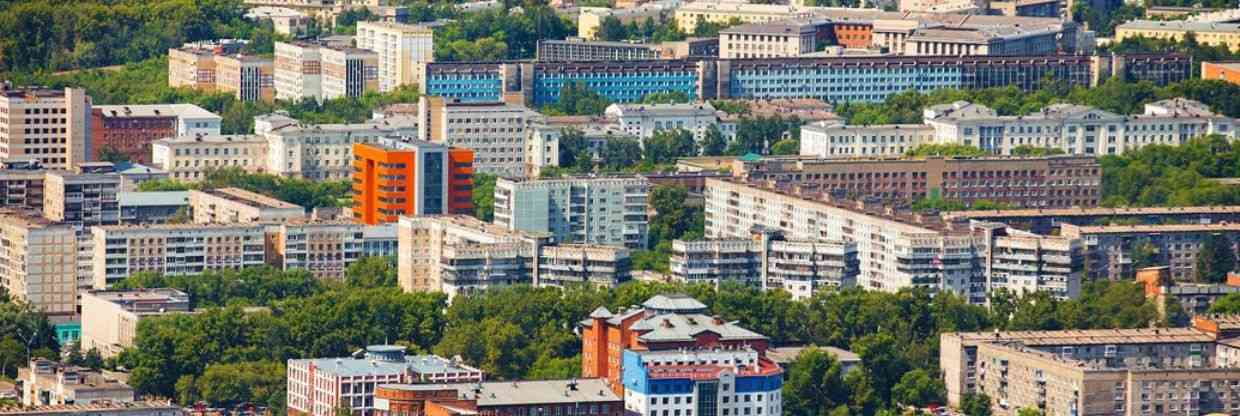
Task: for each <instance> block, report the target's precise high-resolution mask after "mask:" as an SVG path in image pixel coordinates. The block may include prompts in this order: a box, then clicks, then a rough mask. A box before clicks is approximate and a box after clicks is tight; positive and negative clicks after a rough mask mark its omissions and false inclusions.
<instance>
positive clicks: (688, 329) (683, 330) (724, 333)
mask: <svg viewBox="0 0 1240 416" xmlns="http://www.w3.org/2000/svg"><path fill="white" fill-rule="evenodd" d="M630 328H631V329H632V330H634V331H636V332H638V333H639V334H640V335H638V336H637V338H638V339H640V340H642V341H647V342H676V341H693V339H694V338H695V337H696V336H697V335H699V334H702V333H703V332H712V333H715V334H718V335H719V338H720V339H721V340H746V339H749V340H763V339H766V337H765V336H763V335H762V334H759V333H757V332H753V331H750V330H748V329H745V328H742V327H741V326H740V325H737V323H736V322H727V321H724V320H722V319H719V318H716V317H713V316H709V315H704V314H683V313H668V314H662V315H654V316H650V317H647V318H646V319H644V320H642V321H639V322H637V323H634V324H633V326H631V327H630Z"/></svg>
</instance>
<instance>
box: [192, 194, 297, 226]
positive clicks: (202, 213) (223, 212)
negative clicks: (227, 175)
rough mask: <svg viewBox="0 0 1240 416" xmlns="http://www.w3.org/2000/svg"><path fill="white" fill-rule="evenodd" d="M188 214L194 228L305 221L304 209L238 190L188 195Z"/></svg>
mask: <svg viewBox="0 0 1240 416" xmlns="http://www.w3.org/2000/svg"><path fill="white" fill-rule="evenodd" d="M189 192H190V194H189V201H190V214H191V216H192V218H193V220H194V223H197V224H234V223H241V224H255V223H283V222H288V221H293V220H300V219H304V218H306V209H305V208H304V207H302V206H300V205H297V204H293V203H289V202H285V201H281V200H279V199H275V198H272V197H269V196H266V195H263V194H259V193H255V192H250V191H247V190H244V189H241V188H217V189H205V190H196V189H195V190H191V191H189Z"/></svg>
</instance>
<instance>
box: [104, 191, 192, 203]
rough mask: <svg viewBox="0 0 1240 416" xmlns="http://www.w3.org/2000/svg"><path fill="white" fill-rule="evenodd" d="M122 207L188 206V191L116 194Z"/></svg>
mask: <svg viewBox="0 0 1240 416" xmlns="http://www.w3.org/2000/svg"><path fill="white" fill-rule="evenodd" d="M116 201H117V202H118V203H119V205H120V206H122V207H159V206H174V205H176V206H180V205H189V191H160V192H117V193H116Z"/></svg>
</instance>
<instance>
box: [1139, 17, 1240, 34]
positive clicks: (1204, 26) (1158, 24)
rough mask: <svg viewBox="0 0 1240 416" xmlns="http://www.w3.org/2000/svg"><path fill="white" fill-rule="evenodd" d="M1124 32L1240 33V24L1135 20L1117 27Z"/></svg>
mask: <svg viewBox="0 0 1240 416" xmlns="http://www.w3.org/2000/svg"><path fill="white" fill-rule="evenodd" d="M1122 30H1172V31H1181V30H1182V31H1190V32H1196V33H1202V32H1227V33H1237V32H1240V23H1210V22H1188V21H1183V20H1133V21H1129V22H1126V23H1123V24H1120V25H1119V26H1116V27H1115V31H1116V32H1117V33H1118V32H1119V31H1122Z"/></svg>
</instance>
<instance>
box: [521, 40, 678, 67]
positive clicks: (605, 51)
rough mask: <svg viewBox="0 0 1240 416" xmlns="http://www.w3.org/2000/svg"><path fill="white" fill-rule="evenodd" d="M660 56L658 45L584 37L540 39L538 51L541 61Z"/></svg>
mask: <svg viewBox="0 0 1240 416" xmlns="http://www.w3.org/2000/svg"><path fill="white" fill-rule="evenodd" d="M659 56H660V50H659V47H658V46H656V45H647V44H643V43H629V42H605V41H588V40H585V39H582V38H568V39H565V40H557V39H540V40H539V41H538V52H537V59H538V61H540V62H555V61H561V62H576V61H633V60H646V59H659Z"/></svg>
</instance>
